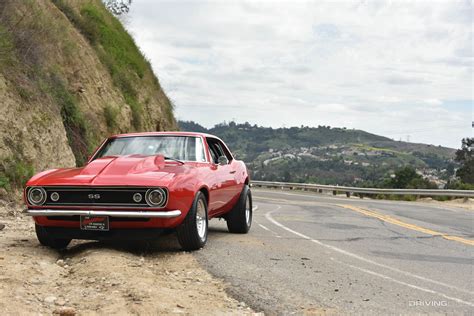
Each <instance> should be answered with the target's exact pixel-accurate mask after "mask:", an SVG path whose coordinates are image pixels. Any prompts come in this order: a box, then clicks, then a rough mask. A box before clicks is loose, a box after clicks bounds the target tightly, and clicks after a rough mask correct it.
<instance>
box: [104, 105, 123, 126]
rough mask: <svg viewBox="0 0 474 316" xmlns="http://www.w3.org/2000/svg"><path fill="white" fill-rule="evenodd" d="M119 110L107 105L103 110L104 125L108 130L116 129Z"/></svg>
mask: <svg viewBox="0 0 474 316" xmlns="http://www.w3.org/2000/svg"><path fill="white" fill-rule="evenodd" d="M118 114H119V110H118V109H117V108H115V107H113V106H111V105H107V106H106V107H105V108H104V117H105V123H106V124H107V127H108V128H109V129H115V128H116V127H117V116H118Z"/></svg>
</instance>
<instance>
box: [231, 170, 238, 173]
mask: <svg viewBox="0 0 474 316" xmlns="http://www.w3.org/2000/svg"><path fill="white" fill-rule="evenodd" d="M236 172H237V171H235V170H234V171H231V172H229V173H230V174H234V173H236Z"/></svg>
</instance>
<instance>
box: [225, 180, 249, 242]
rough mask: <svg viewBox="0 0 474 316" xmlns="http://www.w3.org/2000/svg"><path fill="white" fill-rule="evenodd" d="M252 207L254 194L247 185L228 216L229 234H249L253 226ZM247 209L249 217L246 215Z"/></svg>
mask: <svg viewBox="0 0 474 316" xmlns="http://www.w3.org/2000/svg"><path fill="white" fill-rule="evenodd" d="M247 203H248V204H247ZM252 207H253V205H252V192H250V187H249V186H248V185H247V184H246V185H244V188H243V189H242V193H240V197H239V200H238V201H237V203H236V204H235V206H234V208H233V209H232V210H231V211H230V212H229V214H227V216H226V221H227V228H228V229H229V232H231V233H235V234H247V233H248V232H249V230H250V227H251V226H252V215H253V210H252ZM247 208H248V217H247V215H246V211H247Z"/></svg>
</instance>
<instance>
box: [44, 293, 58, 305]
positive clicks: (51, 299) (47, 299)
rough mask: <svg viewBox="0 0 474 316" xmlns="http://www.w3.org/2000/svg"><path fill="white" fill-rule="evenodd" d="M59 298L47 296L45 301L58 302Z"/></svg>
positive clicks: (49, 302)
mask: <svg viewBox="0 0 474 316" xmlns="http://www.w3.org/2000/svg"><path fill="white" fill-rule="evenodd" d="M57 299H58V298H57V297H56V296H52V295H51V296H46V297H45V299H44V300H43V302H45V303H46V304H53V303H54V302H56V300H57Z"/></svg>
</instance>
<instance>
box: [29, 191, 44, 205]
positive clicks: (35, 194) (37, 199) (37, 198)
mask: <svg viewBox="0 0 474 316" xmlns="http://www.w3.org/2000/svg"><path fill="white" fill-rule="evenodd" d="M28 202H29V203H30V204H32V205H42V204H44V202H46V191H45V190H44V189H43V188H40V187H38V188H31V189H30V190H29V191H28Z"/></svg>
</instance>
